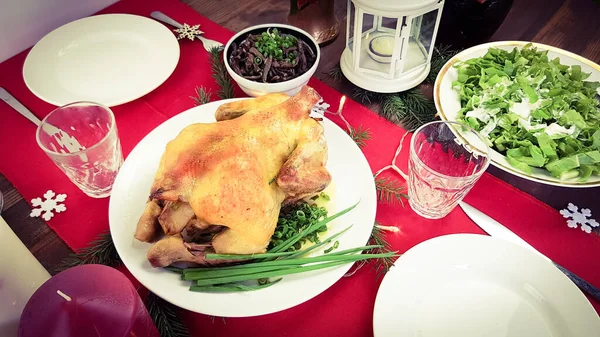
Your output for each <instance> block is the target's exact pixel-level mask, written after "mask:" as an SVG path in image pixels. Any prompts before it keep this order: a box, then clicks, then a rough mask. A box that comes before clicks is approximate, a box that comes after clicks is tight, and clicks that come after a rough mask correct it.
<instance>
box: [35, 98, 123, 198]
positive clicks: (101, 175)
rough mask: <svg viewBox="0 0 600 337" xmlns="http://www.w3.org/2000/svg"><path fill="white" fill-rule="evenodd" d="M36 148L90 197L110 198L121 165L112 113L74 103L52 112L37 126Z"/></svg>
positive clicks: (91, 104) (91, 105) (119, 145)
mask: <svg viewBox="0 0 600 337" xmlns="http://www.w3.org/2000/svg"><path fill="white" fill-rule="evenodd" d="M36 138H37V142H38V145H39V146H40V147H41V148H42V150H44V152H46V154H47V155H48V156H49V157H50V159H52V161H54V163H55V164H56V166H58V167H59V168H60V169H61V170H62V171H63V172H64V173H65V174H66V175H67V177H69V179H70V180H71V181H72V182H73V183H74V184H75V185H77V187H79V188H80V189H81V190H82V191H83V192H84V193H85V194H87V195H89V196H90V197H93V198H103V197H107V196H109V195H110V191H111V189H112V186H113V183H114V181H115V178H116V176H117V172H118V171H119V168H120V167H121V164H123V154H122V151H121V143H120V141H119V135H118V132H117V124H116V122H115V116H114V114H113V113H112V111H111V110H110V109H109V108H108V107H106V106H103V105H101V104H98V103H94V102H76V103H71V104H67V105H65V106H62V107H59V108H57V109H55V110H54V111H52V112H51V113H50V114H48V116H46V118H44V120H42V123H41V124H40V125H39V126H38V128H37V132H36Z"/></svg>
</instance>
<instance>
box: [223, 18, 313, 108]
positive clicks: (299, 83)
mask: <svg viewBox="0 0 600 337" xmlns="http://www.w3.org/2000/svg"><path fill="white" fill-rule="evenodd" d="M269 28H271V29H273V28H277V29H278V30H279V31H280V32H283V33H287V34H293V35H295V36H302V39H303V40H304V42H306V43H308V44H309V45H312V47H313V48H314V50H315V52H316V54H317V59H316V60H315V64H313V65H312V67H310V68H309V69H308V70H307V71H306V72H305V73H304V74H302V75H300V76H298V77H296V78H293V79H291V80H289V81H285V82H279V83H262V82H256V81H251V80H249V79H246V78H244V77H242V76H240V75H238V74H237V73H236V72H235V71H233V69H231V67H230V66H229V62H228V61H227V60H228V58H229V54H231V51H230V50H229V48H230V47H231V44H232V43H233V42H236V41H237V42H239V41H241V40H243V39H245V38H246V36H247V35H248V34H250V33H253V34H259V33H262V32H263V31H266V30H267V29H269ZM223 57H224V61H225V68H227V72H228V73H229V75H230V76H231V78H233V80H234V81H236V82H237V84H238V85H239V86H240V88H241V89H242V90H243V91H244V92H245V93H246V94H248V95H249V96H253V97H256V96H262V95H265V94H272V93H275V92H282V93H285V94H287V95H289V96H294V95H295V94H297V93H298V92H299V91H300V89H302V87H303V86H305V85H306V84H307V83H308V80H310V78H311V77H312V75H313V74H314V73H315V71H317V66H318V65H319V61H320V60H321V50H320V48H319V44H318V43H317V41H316V40H315V39H314V38H313V37H312V36H311V35H310V34H308V33H307V32H305V31H304V30H302V29H299V28H296V27H294V26H290V25H284V24H278V23H267V24H263V25H257V26H252V27H248V28H246V29H244V30H242V31H240V32H239V33H237V34H235V35H234V36H233V37H232V38H231V39H230V40H229V42H227V44H226V45H225V49H224V51H223Z"/></svg>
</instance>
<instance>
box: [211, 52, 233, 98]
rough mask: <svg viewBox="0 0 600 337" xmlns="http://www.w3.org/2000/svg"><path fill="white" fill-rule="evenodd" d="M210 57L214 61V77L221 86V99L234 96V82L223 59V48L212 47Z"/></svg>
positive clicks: (212, 64)
mask: <svg viewBox="0 0 600 337" xmlns="http://www.w3.org/2000/svg"><path fill="white" fill-rule="evenodd" d="M210 57H211V61H212V62H211V64H210V69H211V71H212V77H213V79H214V80H215V81H216V82H217V85H218V86H219V91H218V92H217V96H219V98H220V99H227V98H233V95H234V92H233V82H232V81H231V77H229V74H228V73H227V68H225V62H224V61H223V52H222V51H221V48H219V47H214V48H212V49H211V50H210Z"/></svg>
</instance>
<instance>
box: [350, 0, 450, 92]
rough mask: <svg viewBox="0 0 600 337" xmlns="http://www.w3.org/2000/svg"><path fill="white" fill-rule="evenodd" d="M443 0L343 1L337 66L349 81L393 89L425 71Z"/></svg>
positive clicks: (400, 88) (372, 88) (419, 78)
mask: <svg viewBox="0 0 600 337" xmlns="http://www.w3.org/2000/svg"><path fill="white" fill-rule="evenodd" d="M443 6H444V0H348V16H347V17H348V22H347V25H346V48H345V49H344V52H343V53H342V58H341V60H340V66H341V68H342V72H343V73H344V76H346V78H348V80H350V81H351V82H352V83H354V84H355V85H357V86H359V87H361V88H363V89H366V90H369V91H375V92H398V91H404V90H408V89H410V88H413V87H415V86H417V85H418V84H419V83H421V82H422V81H423V80H424V79H425V77H427V75H428V74H429V68H430V62H431V52H432V50H433V45H434V43H435V35H436V34H437V29H438V25H439V23H440V18H441V16H442V7H443Z"/></svg>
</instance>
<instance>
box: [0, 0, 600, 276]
mask: <svg viewBox="0 0 600 337" xmlns="http://www.w3.org/2000/svg"><path fill="white" fill-rule="evenodd" d="M183 2H185V3H187V4H189V5H190V6H191V7H192V8H194V9H195V10H196V11H198V12H199V13H200V14H202V15H204V16H206V17H208V18H210V19H212V20H213V21H215V22H217V23H218V24H220V25H222V26H225V27H226V28H228V29H230V30H233V31H239V30H241V29H243V28H245V27H247V26H251V25H254V24H259V23H267V22H280V23H285V22H286V17H287V12H288V8H289V1H287V0H245V1H239V0H183ZM335 11H336V16H337V18H338V20H339V21H340V23H341V25H342V29H340V35H339V37H338V38H337V39H336V40H335V41H334V42H333V43H331V44H329V45H327V46H325V47H323V48H322V59H321V63H320V64H319V68H318V70H317V73H316V76H317V77H318V78H320V79H322V80H324V81H326V82H327V83H328V84H329V85H331V86H332V87H334V88H336V89H338V90H339V91H341V92H342V93H344V94H350V93H351V90H352V86H350V85H349V84H348V83H347V82H345V81H338V82H335V81H331V80H330V79H329V78H328V77H327V76H326V75H325V72H327V71H328V70H329V69H331V68H332V67H333V66H334V65H336V64H337V63H338V62H339V58H340V55H341V52H342V50H343V48H344V43H345V29H343V28H344V27H345V20H346V1H343V0H336V6H335ZM598 18H600V5H598V4H596V2H595V1H593V0H567V1H563V0H515V1H514V5H513V7H512V9H511V10H510V12H509V14H508V16H507V18H506V19H505V21H504V23H503V24H502V25H501V26H500V28H499V29H498V30H497V31H496V33H495V34H494V35H493V36H492V37H491V38H490V40H491V41H498V40H524V41H535V42H541V43H545V44H548V45H552V46H556V47H559V48H563V49H566V50H569V51H571V52H574V53H577V54H580V55H582V56H584V57H586V58H588V59H590V60H592V61H595V62H596V63H600V20H598ZM1 160H10V158H1ZM489 171H490V172H491V173H492V174H494V175H496V176H498V177H500V178H501V179H503V180H505V181H507V182H509V183H510V184H512V185H513V186H516V187H517V188H519V189H521V190H523V191H526V192H528V193H530V194H532V195H533V196H535V197H536V198H538V199H540V200H542V201H544V202H546V203H548V204H549V205H551V206H553V207H554V208H557V209H560V208H563V207H565V206H566V205H567V203H568V202H573V203H575V204H577V205H578V206H580V207H588V208H591V209H592V212H593V213H594V214H595V215H596V218H597V217H598V215H600V202H599V201H598V199H597V196H598V195H599V194H600V188H593V189H566V188H558V187H548V186H545V185H540V184H534V183H531V182H529V181H526V180H524V179H520V178H517V177H513V176H510V175H508V174H506V173H504V172H502V171H500V170H498V169H496V168H494V167H491V168H490V169H489ZM0 190H1V191H2V192H3V193H4V196H5V204H4V210H3V212H2V217H3V218H4V219H5V220H6V222H7V223H8V224H9V225H10V226H11V228H12V229H13V230H14V231H15V233H16V234H17V235H18V236H19V238H20V239H21V240H22V241H23V242H24V243H25V245H26V246H27V247H28V248H29V249H30V250H31V252H32V253H33V254H34V255H35V256H36V257H37V259H38V260H39V261H40V262H41V263H42V265H44V267H46V269H48V270H49V271H50V272H51V273H52V272H53V270H54V269H55V268H56V267H57V265H58V264H59V262H60V261H61V260H62V259H63V258H64V257H66V256H68V254H69V253H70V252H71V251H70V249H69V248H68V247H67V246H66V245H65V244H64V242H62V241H61V239H60V238H58V237H57V235H56V234H55V233H54V231H53V230H52V229H50V228H49V227H48V225H47V224H46V223H45V222H44V221H43V220H40V219H39V218H31V217H29V212H30V207H29V204H28V203H27V201H25V200H23V198H22V197H21V195H20V194H19V193H18V192H17V190H16V189H15V188H14V186H12V185H11V184H10V182H8V181H7V180H6V178H5V177H4V176H2V175H1V174H0Z"/></svg>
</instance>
